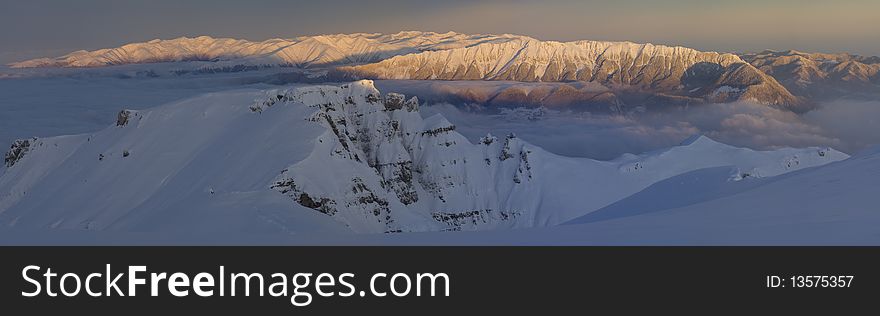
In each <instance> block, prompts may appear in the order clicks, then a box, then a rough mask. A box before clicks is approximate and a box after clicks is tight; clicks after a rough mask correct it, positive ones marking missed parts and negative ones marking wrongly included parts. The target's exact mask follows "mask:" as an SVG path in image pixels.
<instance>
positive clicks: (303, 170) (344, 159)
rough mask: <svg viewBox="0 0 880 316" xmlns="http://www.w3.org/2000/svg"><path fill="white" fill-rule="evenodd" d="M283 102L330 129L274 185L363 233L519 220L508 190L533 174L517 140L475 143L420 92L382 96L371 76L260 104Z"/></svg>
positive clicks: (260, 107) (273, 96)
mask: <svg viewBox="0 0 880 316" xmlns="http://www.w3.org/2000/svg"><path fill="white" fill-rule="evenodd" d="M279 103H280V104H284V103H293V104H298V103H302V104H305V105H307V106H310V107H313V108H315V109H316V112H315V113H314V114H313V115H312V116H311V117H310V118H309V120H310V121H312V122H315V123H318V124H321V125H322V126H324V127H325V128H326V129H327V132H326V133H325V134H324V135H322V136H321V137H320V138H319V139H318V140H317V144H316V146H315V148H314V150H313V152H312V153H311V155H310V157H309V158H307V159H305V160H303V161H302V162H299V163H297V164H294V165H292V166H290V167H289V168H287V169H285V170H284V171H282V172H281V175H279V176H278V178H277V179H276V180H275V183H274V184H273V185H272V188H273V189H275V190H277V191H279V192H280V193H282V194H285V195H287V196H289V197H290V198H291V199H292V200H293V201H295V202H296V203H299V204H300V205H302V206H305V207H308V208H312V209H315V210H317V211H319V212H321V213H324V214H327V215H331V216H334V217H336V218H338V219H339V220H340V221H342V222H344V223H345V224H346V225H347V226H349V227H351V228H352V229H353V230H355V231H360V232H397V231H412V230H449V229H451V230H460V229H477V228H481V227H483V228H485V227H492V226H498V225H501V226H505V225H507V226H512V225H513V222H512V220H513V219H515V217H516V215H517V214H518V212H517V211H516V210H514V209H513V208H512V207H511V206H509V205H506V204H505V203H503V201H502V200H500V198H499V196H506V195H509V194H512V192H511V190H512V189H513V187H514V186H515V185H517V184H523V183H524V182H528V181H529V179H530V178H531V176H530V170H529V167H528V163H529V160H528V154H527V150H524V149H523V147H524V144H523V143H521V142H519V141H517V140H516V139H515V137H513V136H511V137H508V138H506V139H505V140H504V141H500V142H498V141H495V139H494V138H493V139H491V140H486V141H485V142H484V143H482V144H479V145H474V144H471V143H470V142H468V141H467V139H465V138H464V137H462V136H461V135H459V134H458V133H455V125H453V124H451V123H450V122H449V121H447V120H446V119H444V118H442V117H440V116H434V117H431V118H428V119H426V120H423V119H422V117H421V116H420V115H419V113H418V107H419V103H418V99H415V98H411V99H409V100H407V99H405V97H404V96H403V95H401V94H396V93H389V94H386V95H384V96H382V95H380V93H379V91H378V90H376V89H375V87H373V85H372V82H370V81H359V82H355V83H352V84H348V85H344V86H341V87H326V86H323V87H315V88H299V89H292V90H287V91H280V92H271V93H269V95H268V96H267V98H265V99H260V100H257V102H256V103H255V105H254V106H252V109H254V111H258V112H261V113H268V111H271V109H270V108H271V107H274V106H278V105H277V104H279ZM511 158H516V159H511ZM494 188H504V190H501V192H498V191H496V190H495V189H494Z"/></svg>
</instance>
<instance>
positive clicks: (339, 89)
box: [0, 81, 847, 232]
mask: <svg viewBox="0 0 880 316" xmlns="http://www.w3.org/2000/svg"><path fill="white" fill-rule="evenodd" d="M255 99H256V101H252V100H255ZM418 109H419V103H418V101H417V100H416V99H407V98H405V97H404V96H403V95H400V94H395V93H388V94H385V95H382V94H380V92H379V91H378V90H377V89H376V88H375V87H374V86H373V83H372V82H371V81H358V82H353V83H349V84H345V85H342V86H307V87H300V88H291V89H281V90H272V91H261V92H252V91H242V92H226V93H213V94H208V95H205V96H202V97H197V98H193V99H189V100H185V101H181V102H177V103H172V104H167V105H164V106H160V107H157V108H153V109H150V110H144V111H129V110H126V111H122V112H120V114H119V116H118V117H117V119H116V123H115V124H113V125H112V126H109V127H108V128H106V129H104V130H102V131H100V132H96V133H94V134H86V135H73V136H60V137H48V138H36V139H29V140H28V141H27V142H17V143H16V144H15V145H14V146H13V148H12V149H11V150H10V151H9V153H7V155H6V156H7V158H8V159H7V161H6V165H5V166H4V167H3V168H2V169H0V223H2V224H3V225H7V226H12V227H17V228H24V229H26V228H64V229H86V230H116V231H153V232H155V231H187V230H194V231H208V232H211V231H215V232H216V231H230V232H255V231H257V232H258V231H262V230H265V229H272V230H280V231H285V232H303V231H315V230H331V231H333V230H338V229H345V230H346V231H354V232H406V231H446V230H487V229H499V228H522V227H536V226H548V225H555V224H559V223H562V222H565V221H568V220H570V219H573V218H576V217H578V216H582V215H584V214H587V213H589V212H592V211H595V210H597V209H600V208H602V207H605V206H607V205H609V204H611V203H614V202H616V201H618V200H621V199H623V198H626V197H627V196H630V195H632V194H634V193H636V192H639V191H641V190H642V189H644V188H646V187H648V186H650V185H651V184H653V183H656V182H658V181H661V180H663V179H667V178H669V177H672V176H675V175H678V174H682V173H685V172H689V171H692V170H696V169H702V168H709V167H720V166H732V168H733V169H732V170H735V172H732V173H731V174H730V177H729V179H727V180H724V181H737V180H740V179H744V178H762V177H771V176H775V175H779V174H783V173H786V172H789V171H793V170H798V169H803V168H807V167H812V166H818V165H822V164H826V163H829V162H833V161H837V160H841V159H845V158H846V157H847V156H846V155H845V154H843V153H840V152H837V151H835V150H832V149H828V148H805V149H780V150H774V151H753V150H749V149H743V148H736V147H732V146H728V145H724V144H720V143H717V142H715V141H713V140H711V139H708V138H706V137H703V136H696V137H693V138H691V139H689V140H687V141H686V142H685V143H683V144H682V145H681V146H676V147H673V148H670V149H667V150H662V151H657V152H651V153H646V154H642V155H626V156H624V157H620V158H619V159H616V160H614V161H596V160H591V159H584V158H571V157H563V156H558V155H554V154H552V153H549V152H546V151H544V150H542V149H541V148H538V147H536V146H533V145H531V144H529V143H528V142H526V141H524V140H522V139H519V138H517V137H516V136H515V135H507V136H505V137H494V136H491V135H487V136H486V137H485V138H483V139H482V140H481V141H480V142H479V143H477V144H473V143H470V142H469V141H468V140H467V139H466V138H465V137H463V136H462V135H461V134H459V133H457V132H456V131H455V128H456V127H455V125H453V124H452V123H450V122H449V121H447V120H446V119H445V118H443V117H442V116H439V115H435V116H432V117H429V118H422V117H421V115H420V114H419V112H418ZM341 227H347V228H341Z"/></svg>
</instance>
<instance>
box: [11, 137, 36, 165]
mask: <svg viewBox="0 0 880 316" xmlns="http://www.w3.org/2000/svg"><path fill="white" fill-rule="evenodd" d="M36 141H37V138H36V137H34V138H31V139H17V140H15V141H14V142H12V146H10V148H9V151H7V152H6V155H5V156H4V158H3V162H4V163H5V164H6V167H7V168H11V167H12V166H13V165H15V163H16V162H18V161H19V160H21V159H22V158H24V156H25V155H27V153H28V151H30V149H31V146H33V145H35V143H36Z"/></svg>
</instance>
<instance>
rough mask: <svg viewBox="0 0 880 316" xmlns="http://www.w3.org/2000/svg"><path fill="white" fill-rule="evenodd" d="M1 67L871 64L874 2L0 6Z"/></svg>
mask: <svg viewBox="0 0 880 316" xmlns="http://www.w3.org/2000/svg"><path fill="white" fill-rule="evenodd" d="M0 8H3V9H2V10H0V62H9V61H13V60H17V59H24V58H32V57H41V56H50V55H60V54H63V53H67V52H68V51H71V50H77V49H96V48H102V47H113V46H119V45H121V44H125V43H128V42H137V41H146V40H150V39H154V38H174V37H179V36H195V35H211V36H223V37H236V38H247V39H252V40H260V39H266V38H271V37H294V36H298V35H309V34H324V33H352V32H396V31H400V30H429V31H439V32H445V31H449V30H453V31H458V32H464V33H516V34H524V35H531V36H534V37H537V38H540V39H545V40H576V39H594V40H629V41H635V42H651V43H656V44H674V45H683V46H689V47H694V48H697V49H701V50H715V51H757V50H763V49H776V50H784V49H797V50H803V51H823V52H842V51H846V52H853V53H860V54H867V55H880V23H878V21H880V13H878V12H880V1H877V0H837V1H814V0H799V1H798V0H738V1H697V0H653V1H651V0H614V1H590V0H580V1H576V0H543V1H516V0H513V1H501V0H486V1H458V0H447V1H436V0H434V1H428V0H408V1H398V0H372V1H365V0H322V1H281V0H251V1H230V0H174V1H168V0H154V1H121V0H113V1H111V0H79V1H61V0H56V1H51V0H30V1H12V0H0Z"/></svg>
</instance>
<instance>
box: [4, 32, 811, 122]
mask: <svg viewBox="0 0 880 316" xmlns="http://www.w3.org/2000/svg"><path fill="white" fill-rule="evenodd" d="M181 61H213V62H217V65H213V66H203V67H209V68H208V69H202V70H200V71H207V72H212V71H237V70H241V69H248V68H253V67H274V66H285V67H291V68H295V69H297V70H296V71H304V72H307V74H306V75H305V77H308V78H312V79H311V80H316V79H314V78H316V77H317V78H326V79H334V80H336V79H339V78H344V79H361V78H366V79H416V80H492V81H500V80H513V81H522V82H569V81H586V82H596V83H600V84H602V85H606V86H608V87H614V88H615V89H616V90H620V93H622V94H633V93H649V94H651V97H652V98H655V99H661V100H664V101H665V102H671V103H676V104H688V103H699V102H733V101H748V102H756V103H761V104H767V105H776V106H782V107H788V108H792V109H799V107H800V106H802V105H804V104H803V100H801V99H799V98H797V97H795V96H794V95H792V94H791V93H790V92H789V91H788V90H786V89H785V87H783V86H782V85H781V84H779V83H778V82H777V81H776V79H774V78H773V77H771V76H769V75H767V74H765V73H764V72H762V71H760V70H758V69H757V68H755V67H754V66H752V65H751V64H749V63H747V62H745V61H744V60H742V59H741V58H740V57H739V56H737V55H735V54H728V53H715V52H701V51H697V50H694V49H690V48H685V47H672V46H663V45H653V44H636V43H631V42H601V41H573V42H555V41H541V40H537V39H534V38H531V37H527V36H520V35H510V34H504V35H483V34H476V35H466V34H459V33H454V32H449V33H443V34H439V33H433V32H400V33H396V34H389V35H383V34H364V33H356V34H337V35H319V36H303V37H298V38H294V39H270V40H266V41H263V42H251V41H246V40H236V39H228V38H220V39H214V38H211V37H206V36H202V37H197V38H177V39H172V40H153V41H149V42H146V43H134V44H128V45H124V46H121V47H118V48H110V49H100V50H96V51H78V52H73V53H70V54H67V55H64V56H61V57H58V58H40V59H34V60H28V61H23V62H18V63H13V64H10V66H11V67H13V68H28V67H101V66H109V65H121V64H132V63H154V62H181ZM210 67H213V68H210ZM317 69H321V71H317ZM626 90H634V91H626Z"/></svg>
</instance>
